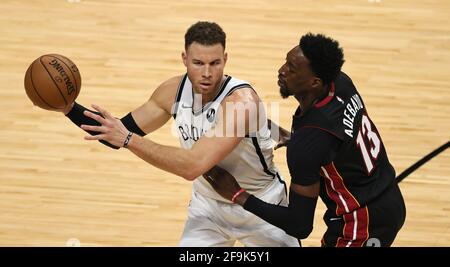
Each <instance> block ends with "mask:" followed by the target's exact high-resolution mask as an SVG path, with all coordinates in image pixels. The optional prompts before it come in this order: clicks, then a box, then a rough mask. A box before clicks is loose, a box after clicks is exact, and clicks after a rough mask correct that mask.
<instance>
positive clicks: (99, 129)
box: [81, 124, 105, 133]
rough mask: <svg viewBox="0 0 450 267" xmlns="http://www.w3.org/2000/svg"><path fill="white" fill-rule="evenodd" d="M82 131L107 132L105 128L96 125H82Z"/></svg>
mask: <svg viewBox="0 0 450 267" xmlns="http://www.w3.org/2000/svg"><path fill="white" fill-rule="evenodd" d="M81 129H83V130H86V131H94V132H102V133H103V132H105V128H104V127H102V126H95V125H85V124H83V125H81Z"/></svg>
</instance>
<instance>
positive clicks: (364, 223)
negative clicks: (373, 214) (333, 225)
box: [336, 206, 369, 247]
mask: <svg viewBox="0 0 450 267" xmlns="http://www.w3.org/2000/svg"><path fill="white" fill-rule="evenodd" d="M343 218H344V222H345V225H344V228H343V229H342V234H343V237H339V238H338V240H337V242H336V247H362V246H363V245H364V243H365V242H366V241H367V239H368V238H369V211H368V209H367V206H366V207H364V208H360V209H357V210H354V211H353V212H351V213H347V214H344V216H343Z"/></svg>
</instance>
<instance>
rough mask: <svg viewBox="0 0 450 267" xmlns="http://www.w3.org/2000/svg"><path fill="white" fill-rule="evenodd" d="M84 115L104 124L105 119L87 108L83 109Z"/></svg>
mask: <svg viewBox="0 0 450 267" xmlns="http://www.w3.org/2000/svg"><path fill="white" fill-rule="evenodd" d="M84 116H86V117H89V118H91V119H94V120H96V121H98V122H99V123H101V124H102V125H103V124H105V122H106V120H105V119H104V118H103V117H102V116H100V115H97V114H95V113H92V112H90V111H88V110H85V111H84Z"/></svg>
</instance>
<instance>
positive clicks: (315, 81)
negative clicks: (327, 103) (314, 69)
mask: <svg viewBox="0 0 450 267" xmlns="http://www.w3.org/2000/svg"><path fill="white" fill-rule="evenodd" d="M311 86H312V87H313V88H321V87H322V86H323V81H322V79H320V78H318V77H314V78H313V79H312V83H311Z"/></svg>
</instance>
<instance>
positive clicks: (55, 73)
mask: <svg viewBox="0 0 450 267" xmlns="http://www.w3.org/2000/svg"><path fill="white" fill-rule="evenodd" d="M80 88H81V76H80V72H79V71H78V68H77V66H76V65H75V64H74V63H73V62H72V61H71V60H70V59H68V58H66V57H64V56H61V55H57V54H50V55H43V56H40V57H39V58H38V59H36V60H35V61H33V63H31V65H30V66H29V67H28V70H27V72H26V73H25V91H26V93H27V95H28V97H29V98H30V100H31V102H33V104H34V105H36V106H39V107H41V108H43V109H47V110H56V111H61V110H63V109H64V108H65V107H67V106H68V105H70V104H72V103H73V102H74V101H75V99H76V98H77V96H78V94H79V93H80Z"/></svg>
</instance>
